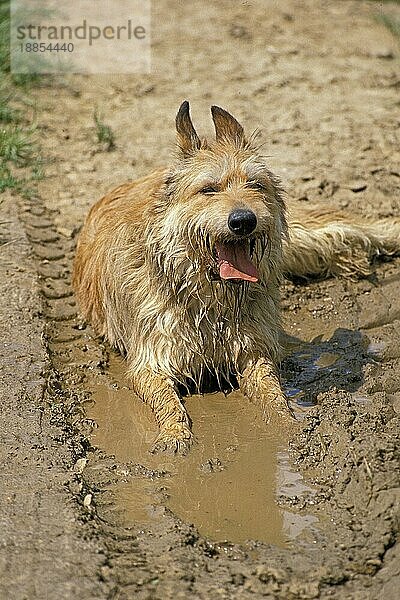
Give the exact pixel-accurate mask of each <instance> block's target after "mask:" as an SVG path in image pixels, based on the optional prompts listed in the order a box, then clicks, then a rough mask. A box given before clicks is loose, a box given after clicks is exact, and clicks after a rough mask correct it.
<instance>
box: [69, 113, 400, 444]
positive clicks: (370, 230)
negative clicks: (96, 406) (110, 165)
mask: <svg viewBox="0 0 400 600" xmlns="http://www.w3.org/2000/svg"><path fill="white" fill-rule="evenodd" d="M211 113H212V118H213V121H214V125H215V132H216V139H215V140H214V141H211V142H209V141H206V140H201V139H200V138H199V136H198V135H197V133H196V130H195V128H194V126H193V124H192V121H191V118H190V115H189V104H188V102H184V103H183V104H182V105H181V107H180V109H179V112H178V114H177V117H176V129H177V134H178V149H179V156H178V160H177V161H176V162H175V164H174V165H173V166H172V167H169V168H166V169H159V170H157V171H154V172H153V173H151V174H150V175H148V176H146V177H142V178H141V179H138V180H136V181H134V182H132V183H126V184H124V185H122V186H120V187H118V188H117V189H115V190H114V191H112V192H111V193H109V194H107V195H106V196H105V197H104V198H102V199H101V200H100V201H99V202H97V204H95V205H94V206H93V207H92V209H91V211H90V212H89V215H88V217H87V219H86V222H85V224H84V227H83V229H82V232H81V234H80V238H79V242H78V247H77V253H76V260H75V265H74V276H73V281H74V287H75V291H76V295H77V298H78V302H79V305H80V307H81V311H82V313H83V316H84V318H85V319H86V320H87V321H89V322H90V323H91V324H92V325H93V327H94V329H95V331H96V332H97V333H98V334H99V335H101V336H103V337H104V338H105V339H106V340H107V341H108V342H109V343H110V344H111V345H112V346H113V347H115V348H117V349H118V350H120V351H121V352H122V353H123V354H125V355H126V361H127V370H128V376H129V378H130V379H131V380H132V383H133V388H134V390H135V392H136V393H137V394H138V395H139V396H140V397H141V398H142V399H143V400H144V401H145V402H147V403H148V404H149V405H150V406H151V408H152V409H153V411H154V415H155V418H156V420H157V423H158V425H159V428H160V433H159V435H158V437H157V439H156V441H155V444H154V446H153V451H155V452H156V451H162V450H170V451H172V452H180V453H185V452H186V451H187V450H188V448H189V447H190V445H191V443H192V441H193V435H192V432H191V427H190V418H189V416H188V414H187V412H186V410H185V407H184V405H183V403H182V401H181V395H180V392H182V389H185V388H186V389H189V390H193V389H194V390H195V391H198V392H199V391H201V390H202V389H204V385H205V383H206V382H207V380H209V379H210V378H212V379H214V381H216V383H217V387H218V388H219V389H225V390H226V389H227V386H236V385H238V386H239V387H240V390H241V391H242V392H243V394H244V395H245V396H247V398H249V400H251V401H252V402H254V403H255V404H256V405H257V406H258V407H259V408H260V415H261V416H262V418H263V419H264V420H265V421H266V422H271V421H274V422H275V425H276V426H285V425H286V424H288V423H290V422H291V421H292V420H293V416H292V412H291V410H290V408H289V406H288V403H287V400H286V398H285V395H284V393H283V391H282V389H281V386H280V382H279V376H278V373H277V370H276V363H277V359H278V356H279V341H278V340H279V334H280V331H281V319H280V307H279V282H280V280H281V277H282V274H290V275H294V276H302V277H307V276H310V275H329V274H345V275H352V274H354V273H362V274H365V273H368V272H369V261H370V259H371V258H372V257H373V256H374V255H377V254H387V255H394V254H396V253H398V252H399V251H400V223H399V221H397V222H388V221H386V222H373V223H364V224H362V223H360V222H353V221H352V220H351V219H347V220H345V219H344V218H343V216H342V215H340V214H337V213H332V212H329V211H327V210H326V209H325V208H316V207H314V209H313V210H312V211H309V212H306V211H303V210H302V211H301V212H300V213H299V214H297V215H296V214H293V215H292V217H291V220H290V222H289V226H288V222H287V219H286V212H285V203H284V200H283V191H282V188H281V185H280V182H279V180H278V179H277V177H275V176H274V175H273V173H271V171H270V170H269V169H268V166H267V165H266V162H265V159H264V158H263V157H262V156H261V155H260V154H259V153H258V149H257V146H256V144H255V141H254V139H252V138H250V139H248V138H246V136H245V134H244V131H243V128H242V126H241V125H240V124H239V123H238V122H237V120H236V119H235V118H234V117H233V116H232V115H230V114H229V113H228V112H226V111H225V110H223V109H221V108H219V107H217V106H212V107H211ZM289 240H290V241H289Z"/></svg>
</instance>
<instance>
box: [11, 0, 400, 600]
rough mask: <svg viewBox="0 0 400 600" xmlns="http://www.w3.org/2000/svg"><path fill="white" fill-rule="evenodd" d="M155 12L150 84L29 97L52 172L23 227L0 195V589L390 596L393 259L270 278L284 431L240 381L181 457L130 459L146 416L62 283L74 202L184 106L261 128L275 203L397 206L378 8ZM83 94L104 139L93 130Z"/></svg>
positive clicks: (150, 426)
mask: <svg viewBox="0 0 400 600" xmlns="http://www.w3.org/2000/svg"><path fill="white" fill-rule="evenodd" d="M154 4H155V5H154V6H153V71H152V73H151V74H150V75H149V76H132V77H123V78H122V77H117V76H115V77H113V78H104V77H100V76H99V77H78V76H76V77H73V78H71V79H68V80H65V81H58V82H53V83H52V84H51V85H49V86H46V84H43V85H42V87H41V88H39V89H37V90H35V91H34V97H35V102H36V104H37V107H38V109H37V111H38V112H37V114H38V117H37V118H38V127H39V132H40V134H41V138H42V141H43V147H44V153H45V154H46V156H47V157H48V159H49V163H48V165H47V169H46V173H47V177H46V179H45V180H44V181H43V182H41V183H40V186H39V195H38V197H37V198H32V199H31V200H30V201H29V202H28V201H26V200H22V199H20V200H19V222H18V221H17V219H16V214H15V207H14V204H15V199H14V200H13V199H8V200H7V203H8V204H6V207H7V211H8V212H9V214H11V215H13V216H11V217H7V220H10V223H8V224H5V225H3V226H2V229H1V235H2V240H3V239H4V241H6V242H9V241H11V240H13V244H10V245H8V246H5V247H3V246H1V247H0V257H1V259H2V266H1V270H0V273H1V278H2V282H4V286H5V287H4V289H5V290H6V293H7V296H4V297H2V299H1V300H2V303H3V304H4V306H3V305H2V312H1V313H0V314H1V320H2V328H3V331H4V332H5V334H6V337H5V339H6V340H7V342H5V344H4V345H3V346H2V355H1V361H2V363H1V364H2V368H3V373H2V376H3V379H2V382H3V381H4V382H5V383H4V386H3V388H4V400H3V405H2V408H3V410H4V415H6V417H7V420H5V421H4V424H3V425H2V431H1V434H2V437H4V447H5V449H6V453H5V464H6V466H7V469H5V470H4V473H5V475H4V483H3V482H2V484H3V488H2V489H4V490H5V491H4V498H2V503H1V504H2V508H1V515H2V524H3V523H4V524H5V525H4V527H3V526H2V538H1V540H2V546H1V551H0V554H1V560H2V562H1V569H2V571H1V575H2V577H1V583H0V586H2V587H0V590H1V592H2V594H3V595H4V597H5V598H18V599H20V598H42V597H47V598H59V597H65V598H82V599H86V598H119V599H123V598H126V599H127V598H138V599H141V598H143V599H144V598H146V599H149V598H154V599H155V598H160V599H161V598H162V599H164V598H172V597H175V598H192V597H193V598H214V597H215V598H250V597H252V598H258V597H266V598H274V599H279V598H281V599H285V600H286V599H289V600H290V599H300V598H306V599H308V598H340V599H342V598H343V599H352V600H353V599H354V600H364V599H371V600H372V599H376V600H378V599H379V600H380V599H381V598H385V599H389V600H391V599H392V598H393V599H394V598H397V595H398V589H399V588H400V574H399V564H400V561H399V550H398V545H397V544H396V539H397V534H398V516H399V455H398V448H399V412H400V378H399V361H400V351H399V348H400V345H399V341H400V340H399V322H400V300H399V293H398V290H399V280H400V261H399V260H396V261H393V262H392V263H387V264H381V265H377V268H376V272H375V274H374V275H373V276H371V277H370V278H369V279H368V280H362V281H347V280H328V281H322V282H317V281H316V282H308V283H304V282H287V283H286V284H285V285H284V286H283V289H282V294H283V307H284V317H285V330H286V332H287V335H286V336H285V339H284V340H283V342H284V346H285V356H284V359H283V362H282V377H283V382H284V385H285V387H286V389H287V392H288V395H289V397H290V398H291V401H292V403H293V406H294V407H295V408H296V411H297V414H298V415H299V421H300V426H299V431H298V433H297V434H295V435H293V436H292V438H291V439H290V440H285V439H283V438H282V437H281V436H280V434H279V432H276V431H274V432H271V431H268V429H267V428H265V429H264V428H263V427H262V426H261V425H260V424H258V423H257V422H256V419H255V414H253V412H252V408H251V407H250V406H249V405H248V404H247V403H246V401H245V400H244V399H243V398H241V397H239V396H238V395H230V396H227V397H226V398H225V397H223V396H220V395H214V396H209V397H205V398H199V397H194V398H190V399H188V401H187V402H188V405H189V410H190V412H191V414H192V415H193V416H194V424H195V427H196V428H197V431H196V434H197V437H198V439H199V443H198V445H197V447H196V448H195V449H194V451H193V452H192V454H191V455H190V456H189V457H188V458H187V459H176V460H175V459H171V458H168V457H156V458H155V457H150V456H149V455H148V453H147V449H148V448H149V446H150V444H151V441H152V439H153V437H154V435H155V427H154V423H153V421H152V419H151V417H150V416H149V414H148V411H147V409H146V407H144V406H142V405H141V404H140V403H139V402H138V400H137V399H135V397H134V396H133V394H132V393H131V390H130V389H129V382H128V381H126V380H125V379H124V376H123V374H122V372H121V364H120V359H119V358H118V357H117V356H115V355H114V354H113V353H112V352H111V351H110V350H109V349H108V348H106V347H104V345H103V344H102V342H101V340H98V339H96V338H95V337H94V336H93V334H92V332H91V330H90V327H87V326H85V325H84V324H82V323H81V321H80V320H79V317H78V316H77V309H76V306H75V302H74V299H73V295H72V291H71V288H70V282H69V278H70V273H71V263H72V257H73V252H74V245H75V239H76V234H77V231H78V230H79V227H80V224H81V223H82V219H83V217H84V215H85V213H86V211H87V209H88V207H89V206H90V204H91V203H92V202H93V201H94V200H95V199H97V198H98V197H99V195H100V194H101V193H102V192H103V191H106V190H107V189H111V188H112V187H113V186H114V185H117V184H119V183H120V182H121V181H125V180H127V179H133V178H135V177H136V176H139V175H141V174H144V173H146V172H147V171H148V170H150V169H152V168H154V167H156V166H159V165H162V164H165V163H166V162H168V161H169V160H170V153H171V148H172V145H173V139H174V134H173V127H172V125H173V118H174V113H175V111H176V108H177V107H178V106H179V104H180V102H181V101H182V99H184V98H188V99H189V100H191V102H192V107H193V113H194V114H193V116H194V121H195V123H196V125H197V127H198V128H199V129H200V130H203V131H204V132H209V131H210V123H209V112H208V111H209V106H210V104H212V103H216V104H219V105H221V106H224V107H226V108H227V109H229V110H230V111H232V112H233V114H235V115H236V116H237V117H238V118H239V119H240V120H241V121H242V122H244V123H245V124H246V126H247V128H248V129H249V130H251V129H254V128H255V127H261V128H262V129H263V130H264V140H265V153H266V154H268V155H270V156H271V158H270V166H271V168H272V170H274V171H275V172H277V173H278V174H279V175H280V176H281V177H282V179H283V181H284V184H285V187H286V189H287V190H288V195H289V197H290V199H291V201H292V202H298V203H312V202H313V201H315V200H318V201H324V202H326V203H327V204H328V205H329V206H332V207H334V208H342V209H346V210H349V211H351V212H352V214H353V215H357V214H358V215H360V216H375V217H390V216H391V215H394V214H397V215H398V214H399V210H400V205H399V177H400V172H399V167H398V165H399V151H398V127H399V120H398V104H399V103H398V85H399V78H398V56H399V46H398V44H397V41H396V39H395V38H394V37H392V35H391V34H390V33H389V31H388V30H387V29H385V28H384V27H383V25H382V24H380V23H378V22H377V21H376V19H375V17H376V15H377V14H379V11H380V10H382V9H381V8H380V3H375V2H371V3H368V2H355V1H349V2H337V1H327V2H323V3H322V2H321V3H320V2H311V1H301V2H294V1H293V2H291V1H289V2H286V3H285V6H284V7H283V5H282V6H281V5H280V4H278V3H274V2H261V0H260V1H256V2H253V3H251V4H249V3H242V4H235V5H233V4H232V3H231V2H227V1H225V0H224V1H222V2H219V3H218V4H216V3H211V2H193V3H179V8H177V4H176V3H173V2H169V1H168V0H163V1H161V2H157V3H154ZM384 6H385V9H386V10H389V11H391V12H393V14H395V13H396V11H397V14H398V6H396V5H395V4H393V5H392V4H386V3H385V5H384ZM205 15H207V17H205ZM96 107H98V108H99V109H100V111H101V112H102V113H103V115H104V119H105V121H106V122H107V123H109V124H110V125H111V126H112V128H113V130H114V131H115V134H116V142H117V146H116V149H115V150H114V151H113V152H104V151H102V148H100V147H98V145H97V143H96V140H95V133H94V127H93V111H94V109H95V108H96ZM13 211H14V212H13ZM2 221H3V219H2ZM21 223H22V225H23V226H24V228H25V232H24V231H23V230H22V228H21V225H20V224H21ZM26 236H27V238H26ZM27 239H28V240H29V245H28V242H27ZM6 297H9V298H10V301H7V300H5V298H6ZM10 340H11V342H10ZM6 344H9V345H8V346H7V345H6ZM14 365H17V371H15V368H14ZM13 373H14V375H13ZM15 373H16V375H17V378H18V380H19V381H20V383H18V385H14V384H13V377H14V379H15ZM16 440H17V441H16ZM21 566H23V568H21Z"/></svg>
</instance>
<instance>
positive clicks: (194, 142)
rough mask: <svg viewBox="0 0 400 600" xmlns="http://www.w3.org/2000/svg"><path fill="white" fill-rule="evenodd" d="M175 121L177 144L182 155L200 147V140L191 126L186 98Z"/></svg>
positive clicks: (191, 152) (187, 154) (186, 154)
mask: <svg viewBox="0 0 400 600" xmlns="http://www.w3.org/2000/svg"><path fill="white" fill-rule="evenodd" d="M175 123H176V131H177V132H178V146H179V148H180V149H181V150H182V152H183V155H184V156H189V155H190V154H193V153H194V152H196V151H197V150H198V149H199V148H200V146H201V141H200V138H199V136H198V135H197V133H196V130H195V128H194V127H193V123H192V120H191V118H190V114H189V102H188V101H187V100H185V102H182V104H181V105H180V108H179V110H178V114H177V115H176V119H175Z"/></svg>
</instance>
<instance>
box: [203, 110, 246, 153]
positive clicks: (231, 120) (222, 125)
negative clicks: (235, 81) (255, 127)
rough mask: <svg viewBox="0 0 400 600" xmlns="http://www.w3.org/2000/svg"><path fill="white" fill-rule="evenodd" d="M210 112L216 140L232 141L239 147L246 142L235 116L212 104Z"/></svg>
mask: <svg viewBox="0 0 400 600" xmlns="http://www.w3.org/2000/svg"><path fill="white" fill-rule="evenodd" d="M211 114H212V118H213V121H214V125H215V135H216V139H217V142H220V141H224V140H225V141H227V142H233V143H234V144H235V146H238V147H239V148H240V147H243V146H244V145H245V144H246V139H245V136H244V130H243V127H242V126H241V124H240V123H239V122H238V121H236V119H235V117H232V115H231V114H230V113H228V112H227V111H226V110H224V109H223V108H220V107H219V106H212V107H211Z"/></svg>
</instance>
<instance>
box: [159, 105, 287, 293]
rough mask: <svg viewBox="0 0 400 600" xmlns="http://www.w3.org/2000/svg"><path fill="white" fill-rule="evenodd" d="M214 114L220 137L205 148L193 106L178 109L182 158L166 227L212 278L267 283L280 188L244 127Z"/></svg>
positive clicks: (276, 252) (173, 178) (280, 217)
mask: <svg viewBox="0 0 400 600" xmlns="http://www.w3.org/2000/svg"><path fill="white" fill-rule="evenodd" d="M211 113H212V118H213V121H214V125H215V132H216V139H215V141H212V142H208V141H206V140H201V139H200V138H199V136H198V135H197V133H196V130H195V128H194V126H193V123H192V121H191V118H190V114H189V103H188V102H183V104H182V105H181V107H180V109H179V111H178V114H177V116H176V129H177V134H178V152H179V156H178V161H177V164H176V165H175V167H174V168H173V170H172V171H171V173H170V174H169V176H168V179H167V182H166V189H165V194H166V198H167V202H168V218H167V219H165V221H164V224H163V227H166V228H170V227H173V228H174V236H173V237H174V238H175V244H177V245H178V246H179V247H180V248H183V247H185V251H186V252H187V255H188V256H189V258H190V259H191V261H192V263H195V264H196V265H197V266H198V267H199V268H200V269H201V268H203V267H205V268H206V271H207V273H208V275H209V276H210V277H211V279H220V280H222V281H224V282H235V283H238V282H239V283H240V282H256V281H258V280H260V281H261V282H262V281H263V279H265V278H266V277H268V275H269V273H270V272H271V271H274V272H275V271H277V270H279V265H278V263H279V262H280V256H281V247H282V239H283V238H284V236H285V235H286V231H287V225H286V220H285V206H284V201H283V198H282V189H281V187H280V184H279V181H278V180H277V178H276V177H275V176H274V175H273V174H272V173H271V172H270V171H269V169H268V167H267V165H266V163H265V160H264V159H263V157H262V156H261V155H259V154H258V152H257V147H256V145H255V143H254V139H251V138H250V140H249V139H247V138H246V136H245V133H244V130H243V127H242V126H241V125H240V123H238V121H237V120H236V119H235V118H234V117H233V116H232V115H230V114H229V113H228V112H226V111H225V110H223V109H222V108H219V107H218V106H212V107H211ZM165 233H166V234H168V232H167V231H166V232H165ZM170 233H171V232H170V231H169V236H170V238H171V235H170Z"/></svg>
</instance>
